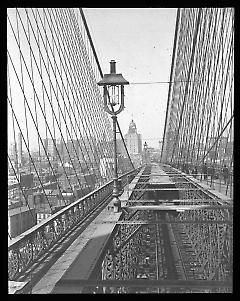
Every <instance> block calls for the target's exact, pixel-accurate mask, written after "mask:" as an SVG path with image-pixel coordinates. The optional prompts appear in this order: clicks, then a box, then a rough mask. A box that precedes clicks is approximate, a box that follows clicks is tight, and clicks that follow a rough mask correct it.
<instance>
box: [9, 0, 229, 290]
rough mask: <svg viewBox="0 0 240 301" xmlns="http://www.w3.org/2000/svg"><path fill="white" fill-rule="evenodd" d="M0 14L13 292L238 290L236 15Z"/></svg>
mask: <svg viewBox="0 0 240 301" xmlns="http://www.w3.org/2000/svg"><path fill="white" fill-rule="evenodd" d="M79 4H80V3H79ZM179 4H180V3H179ZM6 12H7V18H6V22H7V27H6V30H7V34H6V40H7V60H6V65H7V68H6V71H7V72H6V73H7V74H6V78H7V81H6V82H7V110H6V113H7V122H6V123H7V161H8V163H7V172H8V174H7V175H8V186H7V187H8V294H88V295H92V294H134V295H135V294H150V295H156V294H166V295H169V294H186V293H188V294H189V293H197V294H204V293H210V294H212V293H214V294H215V293H222V294H229V293H233V195H234V193H233V191H234V176H233V173H234V171H233V169H234V158H233V153H234V151H233V150H234V27H235V25H234V15H235V8H234V7H202V8H201V7H198V8H194V7H193V8H191V7H187V8H181V7H176V8H174V7H169V8H168V7H162V8H161V7H158V8H154V7H151V8H150V7H149V8H148V7H145V8H89V7H80V8H79V7H70V8H57V7H55V8H29V7H26V8H24V7H9V8H7V10H6ZM234 288H235V286H234Z"/></svg>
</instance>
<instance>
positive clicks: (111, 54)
mask: <svg viewBox="0 0 240 301" xmlns="http://www.w3.org/2000/svg"><path fill="white" fill-rule="evenodd" d="M83 11H84V14H85V17H86V20H87V23H88V26H89V30H90V32H91V36H92V39H93V42H94V46H95V49H96V52H97V55H98V59H99V61H100V65H101V67H102V70H103V73H109V72H110V70H109V69H110V67H109V62H110V61H111V60H115V61H116V68H117V70H116V71H117V73H122V74H123V76H124V78H125V79H126V80H128V81H129V82H130V85H129V86H126V88H125V107H126V108H125V110H124V111H123V112H122V113H120V115H118V120H119V123H120V127H121V130H122V133H123V134H126V132H127V130H128V126H129V123H130V121H131V119H132V118H133V120H134V121H135V122H136V125H137V130H138V133H140V134H142V138H143V142H144V141H147V143H148V145H149V146H153V147H157V146H158V141H159V140H160V139H162V136H163V130H164V122H165V113H166V105H167V94H168V84H167V83H162V84H131V83H143V82H144V83H145V82H147V83H149V82H158V81H165V82H167V81H169V79H170V68H171V59H172V50H173V40H174V30H175V21H176V13H177V9H174V8H169V9H167V8H153V9H147V8H139V9H137V8H132V9H119V8H117V9H111V8H102V9H101V8H97V9H94V8H91V9H89V8H84V9H83Z"/></svg>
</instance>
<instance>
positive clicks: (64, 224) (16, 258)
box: [8, 168, 140, 281]
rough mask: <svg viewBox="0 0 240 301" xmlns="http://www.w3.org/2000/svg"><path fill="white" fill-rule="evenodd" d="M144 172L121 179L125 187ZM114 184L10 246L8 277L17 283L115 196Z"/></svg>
mask: <svg viewBox="0 0 240 301" xmlns="http://www.w3.org/2000/svg"><path fill="white" fill-rule="evenodd" d="M139 170H140V168H138V169H135V170H132V171H130V172H128V173H126V174H124V175H122V176H120V177H119V180H121V184H122V186H124V185H126V183H127V181H128V176H129V175H130V174H131V175H132V174H134V175H136V174H137V172H138V171H139ZM112 186H113V181H109V182H108V183H106V184H105V185H104V186H102V187H100V188H98V189H96V190H94V191H92V192H91V193H89V194H87V195H85V196H84V197H82V198H80V199H79V200H77V201H75V202H73V203H72V204H70V205H68V206H66V207H65V208H63V209H62V210H60V211H58V212H57V213H55V214H53V215H52V216H51V217H49V218H47V219H46V220H45V221H43V222H42V223H40V224H38V225H36V226H34V227H32V228H31V229H29V230H27V231H26V232H24V233H23V234H21V235H20V236H18V237H17V238H14V239H12V240H11V241H10V242H9V245H8V277H9V280H13V281H16V280H17V279H18V277H20V276H22V275H23V274H24V273H25V272H26V271H27V270H28V269H29V268H30V267H31V266H32V265H33V264H34V263H36V262H37V261H38V260H39V259H40V258H41V256H43V255H44V254H45V253H46V252H47V251H48V250H49V249H50V248H51V247H52V246H53V245H54V244H55V243H57V242H58V241H59V240H60V239H61V238H62V237H63V236H64V235H65V234H66V233H67V232H68V231H69V230H71V229H72V228H73V227H74V226H76V225H77V224H78V223H79V222H80V221H81V220H83V218H84V217H85V216H86V215H87V214H88V213H90V212H92V211H94V209H96V207H97V206H98V205H99V204H100V203H101V202H102V201H103V200H105V199H106V198H107V197H109V196H110V195H111V193H112Z"/></svg>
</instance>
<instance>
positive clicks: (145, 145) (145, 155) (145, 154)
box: [143, 141, 147, 164]
mask: <svg viewBox="0 0 240 301" xmlns="http://www.w3.org/2000/svg"><path fill="white" fill-rule="evenodd" d="M143 148H144V157H145V164H147V142H146V141H145V143H144V145H143Z"/></svg>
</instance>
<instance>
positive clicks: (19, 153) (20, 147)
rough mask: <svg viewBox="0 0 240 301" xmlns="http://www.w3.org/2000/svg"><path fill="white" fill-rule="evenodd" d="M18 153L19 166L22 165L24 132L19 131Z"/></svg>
mask: <svg viewBox="0 0 240 301" xmlns="http://www.w3.org/2000/svg"><path fill="white" fill-rule="evenodd" d="M17 153H18V164H19V166H21V165H22V134H21V133H18V146H17Z"/></svg>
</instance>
